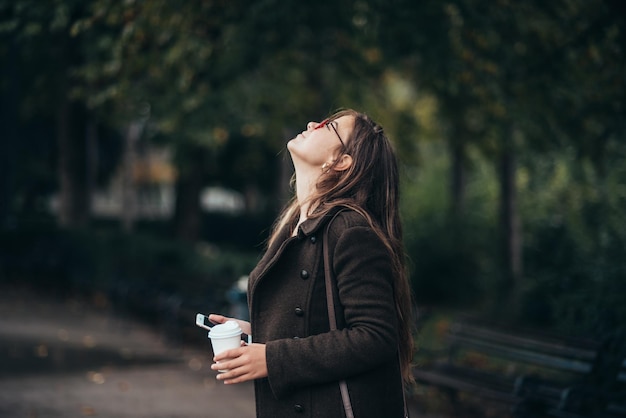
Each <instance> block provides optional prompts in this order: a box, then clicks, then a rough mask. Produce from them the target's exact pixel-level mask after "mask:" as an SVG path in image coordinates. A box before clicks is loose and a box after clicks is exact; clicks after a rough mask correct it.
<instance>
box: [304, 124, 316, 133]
mask: <svg viewBox="0 0 626 418" xmlns="http://www.w3.org/2000/svg"><path fill="white" fill-rule="evenodd" d="M316 125H317V124H316V123H315V122H309V123H307V124H306V129H307V130H309V131H310V130H311V129H315V126H316Z"/></svg>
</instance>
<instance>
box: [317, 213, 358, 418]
mask: <svg viewBox="0 0 626 418" xmlns="http://www.w3.org/2000/svg"><path fill="white" fill-rule="evenodd" d="M338 213H339V212H337V213H336V214H335V215H334V216H333V217H332V219H331V220H330V221H329V222H328V226H327V227H326V233H325V234H324V240H323V241H324V242H323V251H324V280H325V283H326V304H327V305H328V322H329V324H330V330H331V331H335V330H336V329H337V318H336V316H335V303H334V301H333V288H332V270H331V268H330V257H329V255H328V252H329V249H328V233H329V231H330V224H331V223H332V222H333V219H335V216H337V214H338ZM339 390H340V391H341V400H342V401H343V409H344V410H345V411H346V418H354V413H353V412H352V403H351V402H350V394H349V393H348V385H347V384H346V381H345V380H342V381H340V382H339Z"/></svg>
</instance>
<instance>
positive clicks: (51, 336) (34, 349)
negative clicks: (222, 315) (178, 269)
mask: <svg viewBox="0 0 626 418" xmlns="http://www.w3.org/2000/svg"><path fill="white" fill-rule="evenodd" d="M105 302H106V301H105V300H94V301H88V302H87V301H84V300H81V299H77V298H59V297H46V296H45V295H41V294H36V293H34V292H29V291H25V290H17V289H6V288H0V417H7V418H48V417H49V418H56V417H63V418H66V417H88V416H96V417H111V418H125V417H129V418H130V417H133V418H140V417H151V418H160V417H163V418H175V417H185V418H195V417H203V418H206V417H209V418H211V417H214V418H231V417H232V418H252V417H254V416H255V414H254V397H253V389H252V385H251V384H244V385H236V386H224V385H223V384H221V383H219V382H218V381H217V380H216V379H215V372H213V371H212V370H210V368H209V366H210V350H209V348H210V347H209V345H208V341H207V347H206V350H204V349H203V347H197V346H196V347H187V346H181V345H179V346H171V345H168V343H167V342H166V341H165V340H164V339H163V338H161V337H160V336H159V335H158V333H156V332H155V331H154V330H152V329H151V328H149V327H147V326H145V325H143V324H141V323H139V322H137V321H133V320H131V319H128V318H124V317H121V316H118V315H116V314H114V313H113V312H112V311H111V309H109V308H108V307H107V306H106V303H105ZM98 306H100V307H98ZM198 332H204V331H202V330H201V329H198Z"/></svg>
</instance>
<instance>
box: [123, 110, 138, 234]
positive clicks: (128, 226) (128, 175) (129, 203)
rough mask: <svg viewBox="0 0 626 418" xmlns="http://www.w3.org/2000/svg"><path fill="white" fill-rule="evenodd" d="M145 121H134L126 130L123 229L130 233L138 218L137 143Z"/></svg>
mask: <svg viewBox="0 0 626 418" xmlns="http://www.w3.org/2000/svg"><path fill="white" fill-rule="evenodd" d="M142 130H143V122H140V121H134V122H132V123H131V124H130V125H129V126H128V129H127V131H126V135H125V138H124V139H125V142H124V162H123V164H124V166H123V167H124V168H123V177H122V229H123V230H124V232H127V233H130V232H132V231H133V230H134V229H135V221H136V219H137V187H136V184H135V176H134V169H135V166H136V164H137V143H138V142H139V138H140V137H141V132H142Z"/></svg>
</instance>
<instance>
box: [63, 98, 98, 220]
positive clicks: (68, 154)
mask: <svg viewBox="0 0 626 418" xmlns="http://www.w3.org/2000/svg"><path fill="white" fill-rule="evenodd" d="M75 111H76V109H75V108H74V107H73V106H72V104H71V103H70V102H69V101H68V100H67V98H66V97H64V94H62V96H61V99H60V103H59V107H58V111H57V141H58V147H59V166H58V175H59V188H60V190H59V217H58V221H59V224H60V225H61V226H62V227H65V228H75V227H82V226H85V225H86V224H87V223H88V221H89V217H90V216H89V215H90V214H89V212H90V199H91V195H90V193H91V192H90V190H89V187H88V184H89V182H88V173H87V158H86V157H87V150H86V143H87V141H86V138H85V135H84V129H80V130H79V131H78V132H80V134H76V131H77V129H76V128H77V126H75V125H73V123H74V121H73V119H72V114H73V113H74V112H75ZM80 125H82V123H81V124H80ZM73 128H74V129H73Z"/></svg>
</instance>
